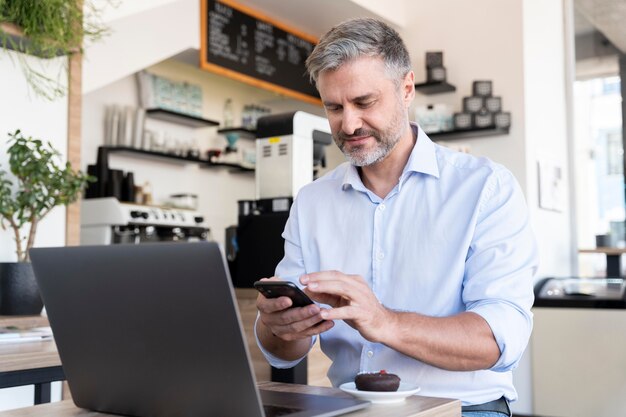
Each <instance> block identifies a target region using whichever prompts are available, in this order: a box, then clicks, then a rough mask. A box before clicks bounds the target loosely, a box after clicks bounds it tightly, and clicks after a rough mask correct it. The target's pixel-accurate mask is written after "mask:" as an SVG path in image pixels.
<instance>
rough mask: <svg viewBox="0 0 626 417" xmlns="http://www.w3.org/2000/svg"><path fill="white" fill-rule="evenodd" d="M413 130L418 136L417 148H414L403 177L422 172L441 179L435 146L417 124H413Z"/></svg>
mask: <svg viewBox="0 0 626 417" xmlns="http://www.w3.org/2000/svg"><path fill="white" fill-rule="evenodd" d="M411 129H413V133H414V134H415V135H416V136H417V141H415V146H413V150H412V151H411V156H409V160H408V161H407V163H406V166H405V167H404V171H403V173H402V175H404V174H405V173H407V172H421V173H423V174H428V175H432V176H433V177H436V178H439V165H438V164H437V155H436V150H435V144H434V143H433V141H432V140H430V138H429V137H428V135H426V133H424V131H423V130H422V128H421V127H419V125H418V124H417V123H413V122H411Z"/></svg>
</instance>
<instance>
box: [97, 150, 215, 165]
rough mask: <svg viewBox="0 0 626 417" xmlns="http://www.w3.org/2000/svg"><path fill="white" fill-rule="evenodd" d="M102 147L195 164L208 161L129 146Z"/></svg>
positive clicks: (112, 151)
mask: <svg viewBox="0 0 626 417" xmlns="http://www.w3.org/2000/svg"><path fill="white" fill-rule="evenodd" d="M102 148H104V149H106V150H107V151H108V152H109V154H111V153H127V154H134V155H141V156H147V157H153V158H160V159H165V160H170V161H173V162H179V163H180V162H183V163H196V164H208V163H209V161H207V160H206V159H200V158H192V157H189V156H181V155H174V154H171V153H165V152H155V151H147V150H145V149H137V148H130V147H127V146H103V147H102Z"/></svg>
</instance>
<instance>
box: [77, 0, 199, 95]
mask: <svg viewBox="0 0 626 417" xmlns="http://www.w3.org/2000/svg"><path fill="white" fill-rule="evenodd" d="M123 3H124V5H125V7H121V8H120V9H119V10H117V11H116V10H115V9H113V10H111V11H110V12H107V16H108V17H110V18H111V19H112V20H110V21H108V22H107V26H108V27H109V33H108V35H107V36H105V37H104V38H102V39H100V40H98V41H97V42H95V43H93V44H92V45H87V47H86V50H85V59H84V61H83V87H82V88H83V94H88V93H90V92H92V91H94V90H97V89H99V88H102V87H105V86H107V85H108V84H110V83H112V82H114V81H117V80H120V79H122V78H123V77H126V76H128V75H130V74H133V73H135V72H137V71H139V70H141V69H143V68H145V67H147V66H150V65H154V64H156V63H158V62H161V61H163V60H165V59H167V58H169V57H171V56H174V55H175V54H177V53H179V52H182V51H185V50H186V49H188V48H195V49H199V48H200V2H199V1H198V0H176V1H173V0H170V1H166V0H160V1H158V2H151V3H147V2H145V1H143V0H142V1H137V0H135V1H133V2H131V1H129V0H126V1H124V2H123ZM127 3H128V4H129V5H126V4H127ZM150 5H151V7H152V8H149V7H148V6H150ZM147 7H148V8H147Z"/></svg>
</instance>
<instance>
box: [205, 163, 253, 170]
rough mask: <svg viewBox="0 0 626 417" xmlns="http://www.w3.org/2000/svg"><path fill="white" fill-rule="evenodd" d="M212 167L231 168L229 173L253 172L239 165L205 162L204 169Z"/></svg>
mask: <svg viewBox="0 0 626 417" xmlns="http://www.w3.org/2000/svg"><path fill="white" fill-rule="evenodd" d="M212 167H225V168H232V171H231V172H254V168H248V167H244V166H243V165H239V164H231V163H229V162H207V163H206V164H205V168H212Z"/></svg>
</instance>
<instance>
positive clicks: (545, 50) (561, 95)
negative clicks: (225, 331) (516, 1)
mask: <svg viewBox="0 0 626 417" xmlns="http://www.w3.org/2000/svg"><path fill="white" fill-rule="evenodd" d="M523 5H524V8H523V17H524V44H523V51H524V80H523V81H524V106H525V108H524V111H525V119H526V120H525V126H526V135H525V145H526V150H527V151H526V152H527V153H526V155H527V157H526V168H527V177H526V178H527V195H526V198H527V201H528V204H529V207H530V208H531V216H532V221H533V225H534V226H535V233H536V235H537V240H538V244H539V250H540V253H541V254H542V257H541V266H540V268H539V275H538V276H564V275H565V276H566V275H569V274H570V273H571V271H572V263H573V261H574V260H573V256H572V255H573V254H572V253H571V252H570V241H571V239H575V236H572V234H571V231H570V215H571V207H567V203H568V201H569V192H568V190H567V186H568V184H569V169H568V159H567V157H568V153H567V149H568V146H569V144H570V143H571V144H572V146H573V138H572V139H571V140H568V138H567V133H566V130H567V129H566V126H567V124H566V103H565V82H566V81H565V56H564V47H565V39H564V27H563V19H564V15H563V6H562V2H560V1H559V2H557V1H549V2H546V1H542V0H525V1H524V2H523ZM540 160H547V161H552V162H553V163H555V164H557V165H558V166H560V167H562V173H563V179H562V181H563V183H562V185H563V188H564V193H565V194H564V196H563V201H564V205H565V207H564V208H563V210H562V211H561V212H555V211H548V210H545V209H540V208H539V205H538V195H539V188H538V177H537V173H538V171H537V161H540Z"/></svg>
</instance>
